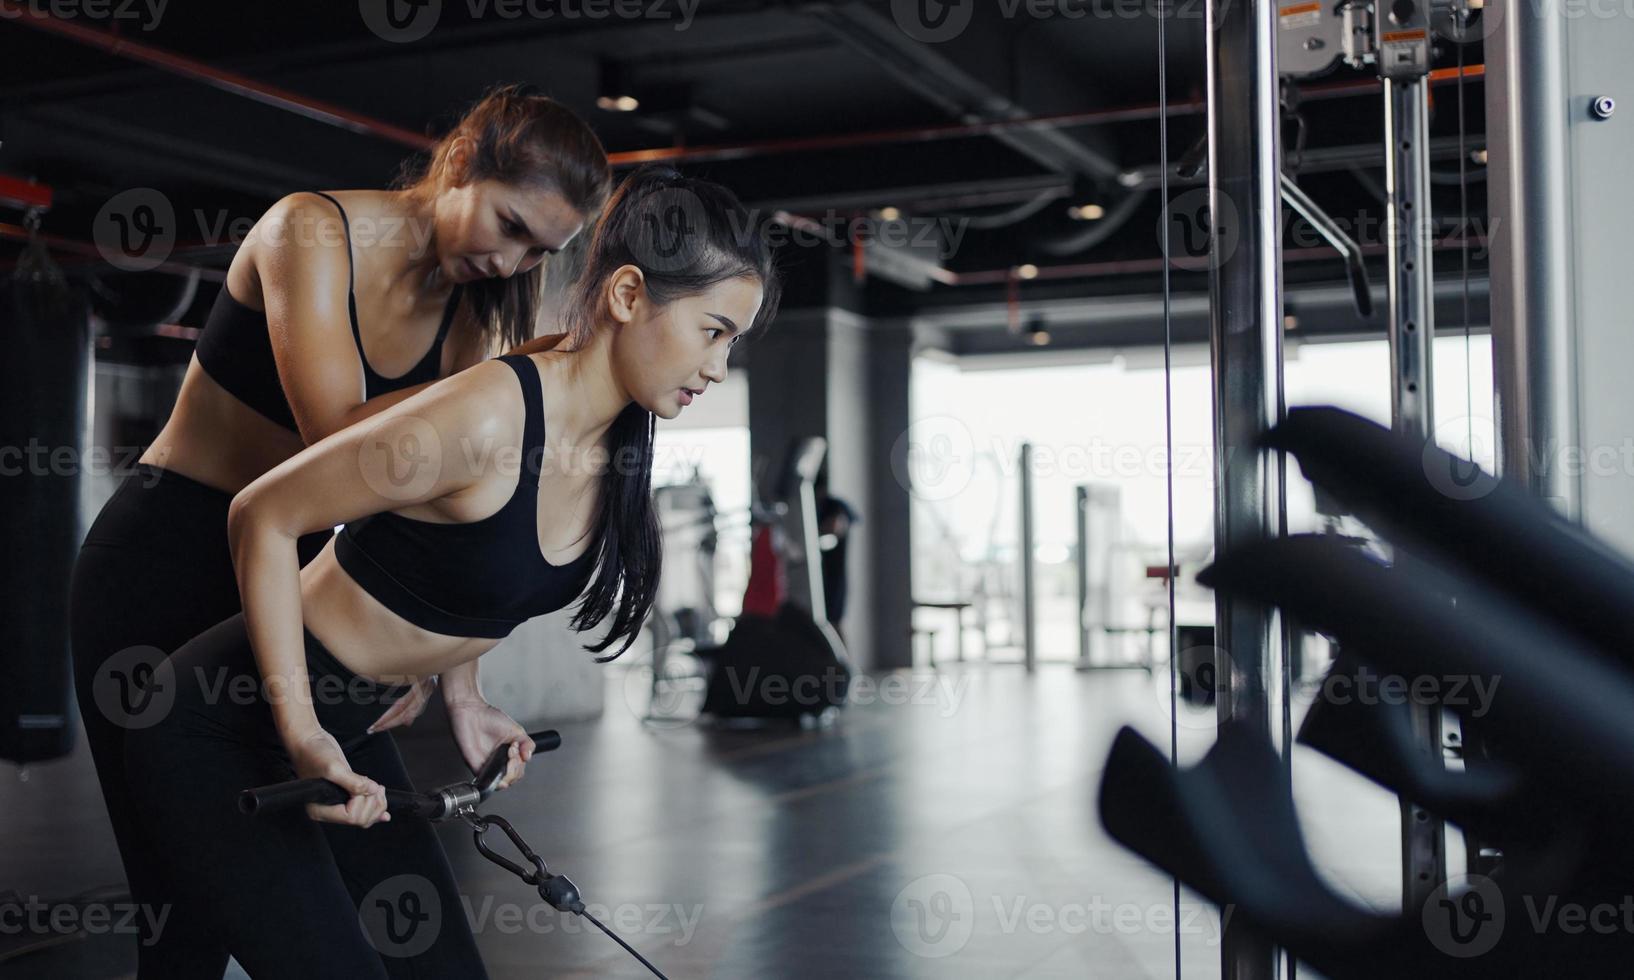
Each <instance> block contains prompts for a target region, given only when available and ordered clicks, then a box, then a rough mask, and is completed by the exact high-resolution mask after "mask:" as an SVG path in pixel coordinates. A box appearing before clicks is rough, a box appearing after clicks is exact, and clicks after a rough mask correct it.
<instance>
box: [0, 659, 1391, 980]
mask: <svg viewBox="0 0 1634 980" xmlns="http://www.w3.org/2000/svg"><path fill="white" fill-rule="evenodd" d="M897 676H898V678H899V681H895V682H893V683H897V684H900V686H899V687H898V688H896V689H893V690H890V691H889V693H888V694H887V689H886V688H882V687H881V688H873V689H871V690H872V691H873V692H874V693H873V696H863V695H859V697H858V698H856V699H855V700H856V702H857V703H854V704H852V705H850V706H849V707H848V708H847V710H846V711H845V712H844V713H843V714H842V715H841V717H840V718H839V719H838V720H837V721H836V722H835V723H834V724H833V725H831V726H829V727H827V728H824V729H819V730H805V731H802V730H799V729H797V728H793V727H776V728H772V729H769V730H764V731H740V730H720V729H716V728H711V727H705V726H701V725H696V724H685V723H680V724H665V725H657V726H654V725H643V724H642V723H641V721H640V720H639V719H638V718H637V717H636V713H635V712H634V711H633V710H632V709H631V708H630V701H631V700H632V699H631V698H629V697H627V696H626V685H625V684H624V682H623V681H622V679H621V678H620V677H618V676H613V677H610V678H609V680H610V683H609V684H608V710H607V714H606V715H605V717H603V718H602V719H601V720H599V721H596V722H590V723H584V724H578V725H568V726H562V729H561V730H562V734H563V737H564V740H565V744H564V746H563V748H562V750H561V751H559V752H556V753H554V754H550V755H543V756H540V757H539V758H538V760H537V761H536V762H535V763H534V764H533V765H532V767H531V768H530V772H529V774H528V777H527V778H526V779H525V780H523V781H522V782H521V783H519V784H518V785H517V786H516V787H514V788H513V789H511V790H509V791H507V792H505V793H503V794H501V795H499V796H497V797H495V798H494V800H492V801H491V802H490V806H489V807H488V808H487V809H488V810H490V811H492V812H496V813H500V814H503V815H504V816H506V817H508V818H509V819H510V820H511V821H512V822H513V823H514V824H515V825H516V827H517V828H518V830H520V831H521V833H522V834H523V835H524V836H525V837H526V838H527V839H528V840H529V841H530V842H531V843H532V844H533V845H534V847H535V848H536V849H537V850H538V851H539V853H540V854H541V855H542V856H543V857H544V858H545V860H546V861H547V862H548V863H549V865H550V867H551V869H552V870H553V871H558V872H561V873H565V874H567V875H569V876H570V877H571V878H573V880H574V881H575V882H577V884H578V885H579V887H580V889H581V891H582V893H583V895H584V897H585V899H586V901H588V902H590V903H592V907H593V908H594V906H595V905H597V904H599V905H601V906H603V907H604V908H605V909H607V910H608V912H609V915H608V918H607V921H608V924H609V925H610V926H612V927H614V928H615V929H616V930H617V931H618V932H619V933H620V934H622V935H624V936H625V938H626V939H627V940H629V941H630V942H631V943H632V944H633V945H634V946H635V947H636V948H637V949H639V950H641V951H642V952H644V953H645V954H647V955H648V956H649V957H650V958H651V959H652V960H653V961H654V962H655V963H656V964H657V965H658V966H659V967H660V968H661V969H663V970H664V971H665V972H666V973H668V974H669V975H670V976H671V977H673V978H676V980H680V978H683V977H696V978H703V977H714V978H746V980H762V978H772V977H791V978H803V977H825V978H826V977H836V976H855V977H865V978H878V980H888V978H910V977H911V978H919V977H937V978H965V977H970V978H982V980H988V978H1002V977H1027V978H1035V980H1043V978H1054V977H1074V978H1082V977H1109V978H1140V977H1170V976H1174V974H1175V968H1174V938H1173V930H1172V925H1171V919H1170V914H1171V913H1170V911H1169V905H1170V887H1171V886H1170V881H1169V879H1168V878H1167V877H1165V876H1163V875H1161V874H1159V873H1157V872H1155V871H1154V870H1152V869H1151V868H1150V867H1148V866H1147V865H1145V864H1144V863H1143V862H1141V861H1140V860H1138V859H1137V858H1135V857H1134V856H1132V855H1130V854H1128V853H1127V852H1125V851H1123V850H1122V849H1121V848H1120V847H1118V846H1117V845H1116V844H1114V843H1113V842H1112V841H1111V840H1110V839H1109V838H1108V837H1107V836H1106V835H1105V833H1104V832H1103V831H1102V830H1101V828H1100V826H1099V824H1098V823H1097V821H1096V818H1095V794H1096V792H1097V788H1098V783H1099V776H1100V771H1101V765H1102V763H1103V761H1104V759H1105V756H1106V752H1107V749H1108V746H1109V745H1110V743H1111V739H1112V736H1113V735H1114V733H1116V731H1117V730H1118V727H1119V726H1120V725H1122V724H1133V725H1135V726H1136V727H1137V728H1139V729H1141V730H1142V731H1143V732H1144V733H1146V734H1147V736H1148V737H1149V738H1152V739H1153V740H1154V741H1157V742H1159V744H1167V741H1166V740H1167V731H1168V723H1167V719H1166V716H1165V715H1164V712H1163V709H1162V708H1161V703H1162V699H1161V697H1160V692H1161V691H1162V690H1166V687H1160V686H1159V685H1160V682H1158V681H1154V680H1152V679H1149V678H1148V677H1147V676H1146V675H1145V674H1143V673H1140V672H1136V671H1110V672H1102V673H1091V674H1080V673H1076V672H1074V671H1072V670H1071V669H1070V668H1067V667H1062V666H1049V667H1044V668H1041V669H1040V670H1039V672H1038V673H1037V674H1035V675H1032V676H1028V675H1026V674H1025V673H1023V672H1022V671H1021V670H1020V669H1019V668H1017V667H1013V666H1007V665H1005V666H1000V665H960V666H949V667H945V668H944V669H943V670H942V672H941V673H939V674H935V675H933V674H930V673H928V672H922V673H917V674H913V675H897ZM1165 683H1166V682H1165ZM636 686H637V687H638V686H639V685H636ZM637 700H639V699H637ZM1181 732H1182V759H1183V760H1186V759H1195V758H1197V757H1198V756H1199V755H1200V754H1201V753H1202V752H1203V751H1204V750H1205V749H1206V747H1207V743H1208V739H1209V738H1210V736H1209V734H1208V732H1207V726H1206V725H1203V724H1196V725H1193V724H1187V725H1183V726H1182V727H1181ZM403 749H404V755H405V756H406V757H407V758H408V760H409V764H410V769H411V770H412V772H413V774H414V777H415V780H416V782H417V783H419V784H420V785H422V786H429V785H437V784H439V783H442V782H447V781H449V780H451V779H453V778H457V776H458V775H459V769H460V767H459V763H458V760H457V757H456V756H455V754H454V753H453V751H452V745H451V744H449V743H448V742H447V739H446V737H444V736H436V737H427V736H425V735H409V736H405V737H404V738H403ZM0 779H3V780H4V783H3V784H0V785H4V787H5V788H4V790H3V791H0V799H3V801H4V804H3V806H0V891H4V890H5V889H8V888H11V889H16V890H17V891H19V892H21V893H23V894H24V895H39V896H41V897H43V898H61V897H66V896H68V895H71V894H73V893H75V892H78V891H81V890H84V889H89V888H92V887H95V886H102V885H107V884H110V883H117V882H120V881H122V873H121V870H120V866H119V861H118V855H117V853H116V851H115V849H114V846H113V840H112V836H111V832H110V831H109V829H108V827H107V824H106V816H105V814H104V812H103V810H102V805H101V800H100V797H99V795H98V790H97V787H96V782H95V779H94V777H93V774H92V772H91V768H90V765H89V758H88V757H87V756H86V755H85V754H84V753H83V751H81V752H78V753H76V754H75V755H74V756H72V757H71V758H69V759H66V760H62V761H59V762H54V763H51V764H48V765H43V766H39V767H36V768H35V769H33V770H32V771H31V772H30V773H29V778H28V780H27V781H26V782H19V781H17V779H16V776H15V775H14V770H11V769H10V768H9V767H8V769H7V770H6V771H4V772H0ZM1296 783H1297V786H1298V795H1299V797H1300V805H1301V812H1302V814H1303V816H1304V818H1305V829H1306V834H1307V837H1308V838H1309V844H1310V846H1311V849H1312V851H1313V853H1314V854H1315V855H1316V857H1317V859H1318V861H1319V863H1320V864H1321V865H1322V867H1323V869H1324V871H1325V872H1326V873H1328V874H1329V876H1330V877H1331V878H1332V880H1333V881H1334V883H1335V884H1336V887H1338V888H1340V889H1341V891H1342V892H1344V893H1346V894H1349V895H1351V896H1352V897H1354V898H1356V899H1357V900H1358V901H1359V902H1364V903H1368V904H1372V905H1374V906H1376V907H1384V906H1386V905H1387V904H1388V903H1389V901H1390V900H1391V896H1392V895H1393V892H1394V882H1395V876H1396V870H1395V869H1396V863H1397V851H1396V835H1397V829H1396V823H1395V821H1396V819H1397V817H1396V804H1395V801H1394V799H1393V798H1392V797H1389V796H1387V795H1385V794H1384V793H1382V792H1380V791H1378V790H1376V789H1374V788H1373V787H1371V786H1369V785H1367V784H1365V783H1363V782H1361V781H1360V780H1358V779H1357V778H1356V777H1354V776H1352V775H1350V774H1349V773H1347V772H1345V771H1343V770H1340V769H1338V768H1337V767H1336V766H1333V765H1331V764H1330V763H1327V762H1326V760H1323V759H1321V758H1319V757H1315V756H1312V755H1310V754H1309V753H1308V752H1306V751H1305V750H1299V751H1298V752H1297V753H1296ZM442 830H443V843H444V846H445V848H446V849H447V851H448V853H449V856H450V858H451V860H452V861H453V863H454V866H455V870H456V873H457V874H458V876H459V879H460V882H461V885H462V888H463V890H464V898H465V900H466V901H465V906H466V907H465V909H463V910H462V911H463V914H465V915H466V918H467V920H468V921H469V922H470V923H471V925H472V927H473V928H474V929H475V930H476V932H477V936H478V941H479V943H480V944H481V947H482V949H483V953H484V957H485V959H486V961H487V963H488V967H489V972H490V975H491V976H493V977H494V978H496V980H511V978H515V980H521V978H524V977H526V978H530V980H531V978H538V977H630V978H634V977H642V976H647V975H648V974H646V973H645V971H644V970H643V968H642V967H641V966H640V965H639V964H638V963H636V962H635V960H633V959H632V958H630V957H629V956H628V955H627V954H626V953H624V952H623V951H622V950H620V949H619V948H618V947H617V946H616V945H615V944H614V943H613V942H612V941H611V940H610V939H608V938H607V937H606V936H603V935H601V934H600V933H598V932H595V931H594V930H593V929H592V928H591V927H590V926H589V925H588V924H587V923H584V922H582V921H581V920H576V919H571V918H570V919H567V920H563V919H560V918H558V917H557V916H556V914H555V913H554V912H553V911H551V910H550V909H549V908H548V906H545V905H544V904H543V903H542V902H540V900H539V899H538V897H537V895H535V894H534V893H533V892H532V891H531V890H530V889H528V888H527V887H526V886H525V885H523V884H522V883H520V882H519V881H517V880H515V879H513V878H507V877H506V876H505V874H504V873H503V872H502V871H501V870H500V869H498V868H496V867H494V866H493V865H490V864H489V863H488V862H486V861H485V860H483V859H482V858H481V857H480V855H478V854H477V853H476V851H475V849H474V848H473V847H472V846H471V842H470V836H469V832H468V831H466V830H464V829H462V828H461V826H459V825H454V824H450V825H444V827H443V828H442ZM1182 905H1183V908H1182V910H1181V923H1182V929H1181V932H1182V948H1183V962H1184V970H1183V974H1184V976H1185V977H1187V978H1212V977H1217V976H1218V975H1219V949H1218V923H1219V917H1218V914H1217V911H1216V910H1215V909H1213V907H1212V906H1208V905H1206V904H1199V902H1198V899H1197V898H1196V897H1195V896H1193V895H1190V894H1183V898H1182ZM114 938H115V937H104V938H103V939H101V940H99V941H96V942H85V943H76V944H70V946H65V947H62V948H60V949H59V950H57V951H56V952H53V953H41V954H36V955H32V956H29V957H26V958H22V959H17V960H12V961H6V962H0V977H11V976H16V977H35V976H39V977H47V976H49V977H53V978H55V977H85V978H87V980H92V978H95V980H102V978H110V977H120V976H129V975H131V972H132V970H133V966H134V951H133V948H127V947H126V946H125V945H122V944H120V943H116V942H115V941H114ZM118 938H123V937H118ZM127 942H128V941H127ZM70 947H77V948H70ZM98 956H100V957H101V960H100V962H99V961H97V959H96V958H97V957H98ZM1302 972H1303V971H1302ZM1304 975H1309V974H1308V973H1306V974H1304Z"/></svg>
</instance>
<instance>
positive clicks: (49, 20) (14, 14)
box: [0, 0, 436, 150]
mask: <svg viewBox="0 0 1634 980" xmlns="http://www.w3.org/2000/svg"><path fill="white" fill-rule="evenodd" d="M0 10H3V11H4V12H5V16H6V19H8V20H10V21H11V22H12V23H14V24H21V25H22V26H24V27H31V28H33V29H35V30H38V31H43V32H45V33H47V34H52V35H55V36H57V37H60V38H63V39H65V40H69V41H74V42H76V43H78V44H83V45H86V46H87V47H92V48H96V49H97V50H99V51H102V52H105V53H107V54H110V55H113V56H114V57H118V58H124V59H126V60H129V61H134V62H137V63H139V64H143V65H147V66H149V67H150V68H157V69H159V70H160V71H166V72H169V73H171V74H173V75H180V76H181V77H183V78H189V79H192V80H193V81H196V82H203V83H204V84H206V85H208V86H210V87H212V88H215V89H219V90H220V91H223V92H228V93H230V94H232V95H239V96H243V97H244V98H247V99H253V100H254V101H256V102H260V103H262V104H264V105H269V106H272V107H273V108H275V109H282V110H284V111H285V112H292V113H294V114H295V115H297V116H301V117H303V118H306V119H311V120H313V121H315V122H321V123H324V124H326V125H329V126H336V127H339V128H340V129H344V130H348V131H350V132H353V133H360V134H362V135H365V136H378V137H380V138H382V139H386V140H390V141H392V142H394V143H401V144H403V145H404V146H408V147H412V148H414V149H416V150H424V149H429V148H430V147H431V146H432V145H433V144H434V143H435V142H436V141H435V140H433V139H432V138H431V137H429V136H426V135H424V134H422V133H416V132H414V131H413V130H409V129H404V128H403V127H401V126H394V125H392V124H391V123H388V122H383V121H381V120H379V119H374V118H371V117H369V116H365V115H363V114H362V113H359V112H353V111H352V110H350V109H347V108H344V107H342V106H338V105H335V104H334V103H331V102H324V101H321V100H319V99H313V98H308V97H307V96H304V95H300V94H298V93H295V92H291V91H289V90H288V89H283V88H279V87H278V86H276V85H269V84H267V83H266V82H262V81H258V80H256V79H253V78H250V77H248V76H246V75H240V74H238V73H237V72H231V71H227V70H226V69H223V68H217V67H215V66H213V65H209V64H206V63H204V62H202V61H199V60H197V59H195V58H189V57H187V56H186V55H180V54H175V53H173V52H170V51H166V50H164V49H162V48H157V47H154V46H153V45H151V44H143V43H141V42H140V41H129V40H126V39H125V38H122V37H119V36H118V35H115V34H111V33H109V32H107V31H99V30H96V29H94V28H90V27H84V26H81V25H79V24H75V23H73V22H71V21H69V20H66V19H64V18H60V17H54V16H52V15H51V14H48V13H43V12H38V11H35V10H32V9H30V8H29V7H25V6H23V5H21V4H18V3H14V2H13V0H0Z"/></svg>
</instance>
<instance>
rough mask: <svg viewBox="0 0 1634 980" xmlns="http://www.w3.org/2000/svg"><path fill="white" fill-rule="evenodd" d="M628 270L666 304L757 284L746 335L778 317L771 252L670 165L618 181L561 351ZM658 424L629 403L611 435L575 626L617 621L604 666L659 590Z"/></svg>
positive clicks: (722, 198) (732, 201) (747, 222)
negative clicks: (589, 570) (758, 296)
mask: <svg viewBox="0 0 1634 980" xmlns="http://www.w3.org/2000/svg"><path fill="white" fill-rule="evenodd" d="M626 265H633V266H635V267H636V268H638V269H640V270H641V273H642V276H643V277H644V279H645V282H646V290H647V295H648V296H649V297H651V298H652V301H653V302H654V303H657V304H658V305H660V306H662V305H666V304H668V303H672V302H674V301H675V300H677V299H681V298H683V297H686V296H696V295H698V294H699V293H702V292H704V291H706V290H708V289H709V288H710V287H711V286H714V285H716V284H717V283H722V282H726V281H727V280H729V279H753V280H756V281H758V282H759V283H760V284H761V287H762V289H763V297H764V298H763V299H762V300H761V303H760V310H759V312H757V313H756V314H755V322H754V323H753V324H751V325H749V326H748V327H746V328H745V329H744V331H743V334H742V336H745V337H747V336H750V335H752V334H757V333H759V332H761V331H762V330H763V329H764V328H765V326H766V325H767V324H768V323H770V322H771V320H772V318H773V317H774V316H776V315H777V306H778V301H779V298H780V295H781V288H780V285H779V279H778V274H777V270H776V268H775V263H774V261H773V256H772V251H771V249H770V247H769V246H768V245H767V243H766V240H765V237H764V236H763V235H762V234H761V228H760V226H759V225H757V224H756V222H755V221H754V220H753V217H752V215H751V214H750V212H749V211H748V209H746V208H745V207H744V206H743V204H742V202H740V201H739V200H738V198H737V195H735V194H733V193H732V192H731V191H729V190H727V189H726V188H725V187H722V186H721V185H719V184H713V183H710V182H709V181H705V180H695V179H692V178H688V177H683V176H681V174H679V173H678V172H676V171H675V170H672V169H670V168H667V167H660V166H648V167H643V168H642V169H640V170H638V171H636V172H635V173H633V174H631V175H630V176H629V177H627V178H626V179H625V180H624V183H622V184H621V185H619V188H618V190H617V191H616V192H615V193H614V194H613V198H612V200H611V201H610V202H609V203H608V205H607V212H606V214H605V215H604V216H603V217H602V220H601V223H600V224H599V225H598V226H597V227H596V233H595V236H594V238H593V239H592V241H591V245H590V254H589V255H588V256H587V257H586V260H585V266H584V270H583V271H582V272H580V273H579V278H578V280H577V281H576V282H575V283H574V285H573V288H572V290H571V291H570V292H569V294H568V304H567V310H566V312H565V316H564V319H565V320H566V329H567V334H568V336H567V338H566V339H565V340H564V341H563V342H562V344H561V345H560V346H559V347H558V348H557V349H558V350H563V351H575V350H581V349H583V348H584V347H585V346H587V345H588V344H589V343H590V342H591V339H592V336H593V333H594V330H595V326H596V321H597V318H598V316H599V314H600V313H601V311H602V310H603V309H605V307H606V294H607V283H608V280H609V279H611V278H612V275H613V273H615V272H617V271H618V270H619V269H621V268H623V267H624V266H626ZM655 421H656V419H655V417H654V416H653V414H652V413H651V412H649V411H647V409H645V408H643V407H642V406H641V403H639V402H634V401H632V402H631V403H630V404H628V405H626V406H625V407H624V410H623V411H622V412H620V413H619V415H618V418H616V419H614V420H613V424H612V426H611V428H609V429H608V433H607V451H608V460H609V465H608V467H607V474H606V477H605V478H604V479H603V480H602V481H601V515H600V517H599V518H598V519H597V527H596V532H597V533H598V534H599V535H600V541H601V543H600V545H599V548H600V554H599V556H598V558H597V574H596V577H595V579H594V581H592V583H591V585H590V588H589V589H588V590H587V591H586V592H585V594H584V596H583V598H582V599H581V600H580V606H579V608H578V610H577V611H576V612H575V614H574V617H573V619H572V621H571V623H570V625H571V626H572V627H573V628H574V629H576V630H580V631H583V630H587V629H590V628H591V627H592V626H595V625H596V624H597V623H599V622H601V621H602V620H603V619H605V618H607V617H608V616H609V615H612V616H613V625H612V628H611V630H610V632H609V633H608V635H607V637H606V638H605V639H603V640H602V641H601V642H600V643H598V644H596V645H594V646H588V647H585V649H586V650H590V651H592V652H595V653H600V652H601V651H602V650H605V649H607V648H608V647H609V646H612V645H613V644H614V643H616V642H618V641H619V640H620V639H623V640H624V645H623V646H622V647H620V648H619V649H618V652H617V653H614V654H611V655H610V656H606V657H597V658H596V660H597V662H598V663H605V662H606V661H608V660H612V659H613V658H614V657H617V656H618V655H619V654H621V653H623V652H624V651H625V650H627V649H629V647H630V644H631V643H633V642H634V641H635V638H636V637H637V636H638V635H640V633H641V625H642V623H644V622H645V621H646V619H647V614H648V612H649V611H650V610H651V609H652V603H653V597H654V596H655V595H656V594H657V592H658V576H659V571H660V568H661V565H662V559H663V547H662V545H663V541H662V538H661V536H660V533H659V528H658V517H657V515H656V514H655V513H654V510H653V502H652V464H653V430H654V424H655ZM615 606H616V609H617V611H616V613H615V612H614V609H615Z"/></svg>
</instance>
